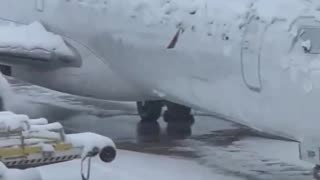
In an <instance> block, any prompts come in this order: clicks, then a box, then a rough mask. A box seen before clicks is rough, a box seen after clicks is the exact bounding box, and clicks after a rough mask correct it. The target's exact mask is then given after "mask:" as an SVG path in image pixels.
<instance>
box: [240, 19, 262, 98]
mask: <svg viewBox="0 0 320 180" xmlns="http://www.w3.org/2000/svg"><path fill="white" fill-rule="evenodd" d="M265 27H266V26H265V25H264V24H263V23H261V22H260V19H259V17H257V16H252V17H251V18H250V19H249V21H248V24H247V25H246V26H245V30H244V34H243V37H242V42H241V57H240V58H241V73H242V79H243V82H244V84H245V85H246V86H247V87H248V88H249V89H250V90H252V91H255V92H261V90H262V82H261V72H260V69H261V67H260V65H261V63H260V53H261V49H262V42H263V37H264V32H265Z"/></svg>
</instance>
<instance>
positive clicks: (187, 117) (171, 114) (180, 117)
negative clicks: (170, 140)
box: [163, 102, 194, 126]
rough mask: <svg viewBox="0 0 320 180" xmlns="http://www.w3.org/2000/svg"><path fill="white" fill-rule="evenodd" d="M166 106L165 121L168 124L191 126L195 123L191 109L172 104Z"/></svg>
mask: <svg viewBox="0 0 320 180" xmlns="http://www.w3.org/2000/svg"><path fill="white" fill-rule="evenodd" d="M166 106H167V111H165V113H164V115H163V119H164V121H166V122H167V123H185V124H189V125H190V126H191V125H192V124H193V123H194V117H193V115H192V114H191V108H189V107H186V106H183V105H180V104H176V103H172V102H166Z"/></svg>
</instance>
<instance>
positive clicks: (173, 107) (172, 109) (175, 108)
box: [166, 102, 191, 114]
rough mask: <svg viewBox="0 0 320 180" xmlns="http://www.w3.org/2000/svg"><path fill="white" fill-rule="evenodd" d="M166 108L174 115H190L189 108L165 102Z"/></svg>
mask: <svg viewBox="0 0 320 180" xmlns="http://www.w3.org/2000/svg"><path fill="white" fill-rule="evenodd" d="M166 106H167V109H168V111H170V112H172V113H175V114H190V113H191V108H189V107H186V106H183V105H180V104H176V103H173V102H166Z"/></svg>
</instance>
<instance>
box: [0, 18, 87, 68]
mask: <svg viewBox="0 0 320 180" xmlns="http://www.w3.org/2000/svg"><path fill="white" fill-rule="evenodd" d="M0 57H1V60H0V63H1V64H6V65H42V66H49V67H80V66H81V57H80V55H79V53H78V52H77V51H76V49H74V48H73V47H71V45H69V44H67V43H66V42H65V41H64V39H63V38H62V37H61V36H59V35H56V34H53V33H51V32H48V31H47V30H46V29H45V27H44V26H43V25H42V24H41V23H39V22H34V23H32V24H30V25H19V26H18V25H15V24H9V25H2V26H0Z"/></svg>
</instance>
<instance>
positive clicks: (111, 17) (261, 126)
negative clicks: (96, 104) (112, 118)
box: [0, 0, 320, 139]
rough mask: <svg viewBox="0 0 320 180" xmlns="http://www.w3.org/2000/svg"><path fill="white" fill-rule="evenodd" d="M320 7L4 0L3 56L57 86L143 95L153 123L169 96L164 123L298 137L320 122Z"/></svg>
mask: <svg viewBox="0 0 320 180" xmlns="http://www.w3.org/2000/svg"><path fill="white" fill-rule="evenodd" d="M319 4H320V3H319V2H318V1H317V0H274V1H270V0H228V1H225V2H224V1H220V0H153V1H148V0H24V1H21V0H0V25H1V28H0V57H1V58H0V62H1V64H3V66H2V70H3V71H2V72H4V73H5V74H7V75H11V76H14V77H17V78H19V79H22V80H25V81H28V82H31V83H34V84H37V85H40V86H44V87H47V88H50V89H54V90H57V91H62V92H66V93H70V94H76V95H80V96H87V97H94V98H98V99H106V100H117V101H139V102H140V103H138V109H139V112H140V115H141V116H142V118H143V119H147V120H149V121H156V120H157V119H158V118H159V117H160V111H161V107H162V102H161V101H162V100H165V101H166V102H167V103H166V105H167V109H168V113H166V117H167V118H166V119H167V120H168V121H171V120H172V121H173V120H176V119H185V120H192V117H191V115H190V109H189V108H187V107H191V108H195V109H200V110H203V111H207V112H209V113H212V114H215V115H219V116H221V117H224V118H225V119H228V120H231V121H235V122H238V123H240V124H244V125H247V126H250V127H252V128H255V129H257V130H262V131H269V132H272V133H278V134H281V135H282V136H285V137H289V138H293V139H301V138H302V137H304V136H305V132H317V131H318V128H319V127H317V126H315V124H317V121H318V119H317V118H319V117H320V110H319V108H320V99H319V98H320V60H319V54H320V38H319V37H320V36H319V34H320V5H319ZM168 102H173V103H168ZM175 103H176V104H175ZM178 104H182V105H183V106H182V105H178ZM177 117H180V118H177ZM181 117H183V118H181ZM306 122H307V123H306ZM289 124H290V125H289ZM293 124H294V125H293Z"/></svg>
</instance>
